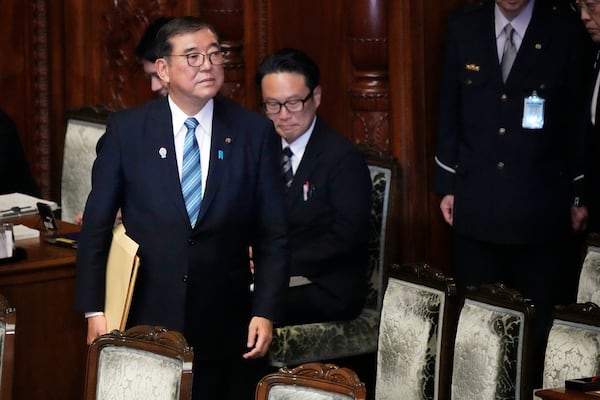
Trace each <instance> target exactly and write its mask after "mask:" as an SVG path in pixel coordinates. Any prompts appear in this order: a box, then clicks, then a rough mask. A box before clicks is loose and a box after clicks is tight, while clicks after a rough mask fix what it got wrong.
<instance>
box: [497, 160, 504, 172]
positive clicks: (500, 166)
mask: <svg viewBox="0 0 600 400" xmlns="http://www.w3.org/2000/svg"><path fill="white" fill-rule="evenodd" d="M496 168H498V169H499V170H502V169H504V163H503V162H502V161H500V162H499V163H498V164H496Z"/></svg>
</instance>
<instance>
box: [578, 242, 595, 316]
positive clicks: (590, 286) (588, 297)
mask: <svg viewBox="0 0 600 400" xmlns="http://www.w3.org/2000/svg"><path fill="white" fill-rule="evenodd" d="M588 301H590V302H592V303H596V304H600V235H599V234H597V233H590V234H589V235H588V238H587V240H586V246H585V254H584V257H583V262H582V264H581V274H580V275H579V285H578V288H577V302H578V303H586V302H588Z"/></svg>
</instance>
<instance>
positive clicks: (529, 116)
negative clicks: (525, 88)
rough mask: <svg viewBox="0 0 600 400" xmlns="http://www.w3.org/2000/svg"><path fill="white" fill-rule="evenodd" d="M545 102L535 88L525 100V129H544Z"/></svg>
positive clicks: (523, 124) (523, 123)
mask: <svg viewBox="0 0 600 400" xmlns="http://www.w3.org/2000/svg"><path fill="white" fill-rule="evenodd" d="M544 102H545V100H544V99H543V98H541V97H539V96H538V95H537V93H536V91H535V90H534V91H533V93H532V94H531V96H527V97H525V99H524V100H523V122H522V126H523V128H525V129H542V128H543V127H544Z"/></svg>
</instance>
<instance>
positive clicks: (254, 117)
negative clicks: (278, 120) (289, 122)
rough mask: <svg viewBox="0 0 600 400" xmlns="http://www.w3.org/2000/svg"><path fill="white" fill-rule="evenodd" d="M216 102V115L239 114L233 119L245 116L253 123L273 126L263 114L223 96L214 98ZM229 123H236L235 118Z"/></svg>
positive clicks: (218, 95) (219, 95)
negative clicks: (225, 113) (224, 113)
mask: <svg viewBox="0 0 600 400" xmlns="http://www.w3.org/2000/svg"><path fill="white" fill-rule="evenodd" d="M214 101H215V114H216V113H222V112H223V111H226V112H235V113H237V114H236V115H235V116H233V117H240V116H243V117H244V118H248V119H250V120H251V121H255V122H259V123H262V124H266V125H267V126H270V125H271V124H272V123H271V121H270V120H269V119H268V118H267V117H265V116H264V115H262V114H261V113H259V112H257V111H254V110H250V109H248V108H246V107H244V106H242V105H240V104H239V103H236V102H235V101H233V100H232V99H230V98H228V97H226V96H224V95H222V94H217V95H216V96H215V97H214ZM228 117H231V116H228ZM229 121H230V122H235V118H232V119H229Z"/></svg>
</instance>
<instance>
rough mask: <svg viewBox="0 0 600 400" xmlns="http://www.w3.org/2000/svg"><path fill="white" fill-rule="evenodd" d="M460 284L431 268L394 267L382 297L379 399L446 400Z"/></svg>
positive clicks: (377, 384)
mask: <svg viewBox="0 0 600 400" xmlns="http://www.w3.org/2000/svg"><path fill="white" fill-rule="evenodd" d="M455 317H456V285H455V283H454V281H453V280H452V279H451V278H446V277H445V276H444V275H443V274H442V273H441V272H440V271H438V270H436V269H434V268H431V267H429V266H428V265H402V266H400V265H393V266H392V268H391V269H390V273H389V278H388V283H387V288H386V290H385V295H384V298H383V307H382V310H381V322H380V324H379V346H378V349H377V374H376V375H377V379H376V383H375V399H376V400H395V399H403V400H433V399H436V400H442V399H447V396H448V385H449V368H447V366H449V365H450V363H451V357H452V335H453V332H454V328H455Z"/></svg>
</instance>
